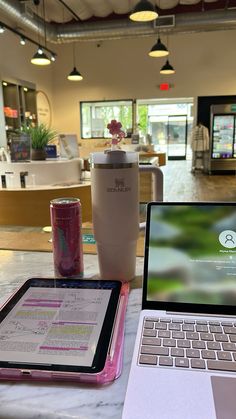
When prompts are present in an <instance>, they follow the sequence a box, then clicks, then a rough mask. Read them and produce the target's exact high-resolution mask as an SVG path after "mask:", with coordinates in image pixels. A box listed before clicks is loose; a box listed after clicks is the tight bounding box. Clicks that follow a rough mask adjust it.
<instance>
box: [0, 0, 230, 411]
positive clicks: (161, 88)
mask: <svg viewBox="0 0 236 419" xmlns="http://www.w3.org/2000/svg"><path fill="white" fill-rule="evenodd" d="M147 3H148V4H149V6H150V4H151V9H150V10H151V11H150V10H149V12H150V13H151V14H152V13H154V12H155V14H154V15H153V16H154V17H153V16H152V20H148V18H146V17H144V15H143V17H141V18H140V15H139V17H137V15H138V13H136V12H137V10H136V9H135V8H136V7H137V5H138V7H139V8H140V7H141V6H143V4H144V5H147ZM140 4H141V6H140ZM135 10H136V12H135V13H136V15H135V13H133V12H134V11H135ZM132 11H133V12H132ZM138 12H140V10H138ZM142 13H143V10H142ZM235 36H236V0H150V1H146V0H140V1H137V0H117V1H116V0H77V1H76V0H0V55H1V60H0V84H1V86H0V203H1V204H0V249H1V250H0V265H1V263H2V266H3V270H2V273H1V274H0V289H1V280H2V282H3V284H5V288H4V287H3V288H4V289H2V290H1V292H0V302H2V303H3V302H4V301H5V300H6V297H7V296H8V294H11V293H12V291H13V290H15V288H16V286H20V285H21V283H22V282H23V281H24V280H26V279H27V278H29V277H32V276H35V277H41V276H44V277H52V276H53V275H54V274H53V243H52V242H53V238H52V218H51V217H52V215H51V213H50V202H52V200H56V199H61V198H63V199H71V198H73V199H74V198H78V199H79V200H80V203H81V209H82V215H81V223H82V224H81V231H82V233H83V253H84V262H85V264H84V265H85V269H84V272H85V275H87V276H89V277H93V278H97V276H98V275H99V269H100V268H99V265H98V261H97V247H96V237H95V236H94V231H93V216H94V213H93V197H92V194H94V193H95V192H93V189H92V188H93V185H92V182H93V178H92V168H96V167H99V164H100V162H99V163H96V159H94V157H93V154H94V153H101V154H104V155H106V153H108V151H107V150H108V149H109V150H110V149H111V150H113V146H114V150H115V149H116V150H118V151H119V152H121V151H124V152H125V153H126V155H127V156H129V153H131V154H132V153H133V152H135V153H137V155H138V168H139V172H138V182H139V183H138V198H137V201H138V205H139V218H140V221H141V222H144V221H145V217H146V204H147V203H148V202H149V201H163V202H180V203H181V202H182V203H183V202H207V201H208V202H209V201H211V202H213V201H219V202H228V203H229V202H231V203H234V202H235V199H236V182H235V172H236V77H235V68H236V54H235ZM114 121H115V123H120V124H121V128H120V126H119V128H118V131H116V132H115V135H114V133H113V132H112V128H111V126H112V122H114ZM41 137H42V138H41ZM41 139H42V143H40V141H41ZM36 152H37V153H38V152H39V154H36ZM108 154H109V153H108ZM117 155H118V154H117ZM127 158H128V157H127ZM127 161H128V160H127ZM126 163H127V162H126ZM126 163H125V164H126ZM136 163H137V162H135V164H136ZM96 164H97V166H96ZM102 164H103V163H102ZM122 164H123V163H122ZM129 164H131V165H133V164H134V162H133V160H132V163H130V162H129ZM140 166H142V169H140ZM117 167H118V166H117ZM127 167H128V166H127ZM107 177H109V176H107ZM94 182H95V181H94ZM113 183H114V182H113ZM109 188H110V189H109V190H110V192H114V191H115V192H117V188H118V190H119V191H127V190H128V186H127V182H126V181H124V179H123V178H121V177H119V176H118V175H117V177H116V179H115V185H114V184H113V185H112V187H110V186H109ZM122 188H123V189H122ZM110 195H112V194H110ZM101 196H102V195H101ZM113 211H114V208H113V209H112V210H111V212H110V213H109V214H112V216H113V215H114V220H115V219H116V215H115V214H114V213H113ZM127 213H128V210H127ZM104 217H105V216H104ZM114 220H113V221H114ZM117 220H119V218H117ZM100 222H101V221H100ZM114 224H115V221H114ZM118 224H119V221H117V225H118ZM121 224H122V221H120V225H121ZM140 228H141V227H140ZM82 233H81V234H82ZM116 234H118V233H116ZM144 253H145V244H144V230H143V229H142V232H141V233H140V234H139V237H138V240H137V250H136V257H137V258H136V278H135V280H134V281H133V282H132V285H130V288H131V292H130V297H129V298H130V300H129V304H128V308H127V312H128V320H126V321H127V322H128V323H127V325H128V326H127V327H128V329H127V330H128V332H127V333H128V337H127V336H126V335H125V336H126V338H125V339H126V340H125V344H124V345H125V346H124V348H125V349H124V354H125V355H124V364H125V368H124V367H123V368H124V372H122V373H121V376H120V377H119V379H118V380H116V381H115V383H113V384H112V385H113V386H114V388H113V389H112V386H111V387H110V388H108V387H107V388H103V389H102V391H101V392H100V393H99V392H98V391H97V390H96V388H94V387H91V388H89V389H87V388H86V389H85V387H86V386H87V384H82V386H80V387H79V389H78V388H77V387H76V385H73V387H72V388H69V387H67V388H66V389H65V388H64V387H63V384H61V383H60V385H59V384H56V385H55V387H54V384H53V386H52V387H51V388H47V391H48V395H46V396H45V397H48V403H46V404H48V405H49V406H48V408H46V407H43V408H42V406H41V403H40V401H39V400H40V398H41V397H44V390H45V388H46V387H44V385H42V386H38V383H37V384H34V387H33V386H32V385H31V387H30V388H29V389H28V390H29V393H30V401H29V404H28V401H27V403H26V399H27V391H26V389H27V388H28V387H29V384H28V383H27V384H23V385H22V386H21V387H20V388H19V390H18V391H19V398H18V399H17V400H15V399H14V397H15V396H14V395H15V391H17V384H16V383H14V385H13V387H14V388H12V389H10V384H9V383H8V382H6V381H5V382H4V384H2V383H1V384H0V386H1V387H2V388H3V390H5V389H6V391H7V389H9V392H8V399H7V400H6V402H5V403H3V404H1V403H2V402H1V395H0V404H1V406H3V413H2V415H3V416H1V417H4V418H6V419H7V418H10V417H14V415H17V412H19V413H18V416H15V417H19V419H21V417H22V419H23V417H24V418H26V419H28V418H30V419H34V418H35V419H36V417H38V416H37V415H40V414H41V415H42V417H45V418H47V417H48V418H54V419H59V418H60V419H62V418H67V417H71V418H72V417H75V418H82V417H84V418H88V419H93V418H95V415H96V412H97V415H96V416H97V417H101V418H105V417H107V418H110V417H113V418H115V419H118V418H121V412H122V406H123V403H124V397H125V390H126V386H127V380H128V373H129V366H130V360H131V355H132V348H133V344H134V336H135V335H134V331H135V330H136V329H135V328H136V327H137V322H138V311H139V310H140V303H141V286H142V270H143V257H144ZM99 263H100V262H99ZM1 275H2V276H1ZM113 279H116V278H113ZM137 290H138V293H136V292H137ZM132 310H133V311H134V312H135V315H134V316H133V317H132V315H131V314H132ZM122 316H123V314H122ZM129 328H130V329H129ZM129 331H130V334H129ZM0 350H1V344H0ZM0 355H1V354H0ZM120 356H122V355H120ZM25 374H26V373H25ZM0 378H1V377H0ZM98 381H99V380H98ZM93 384H94V383H93ZM83 386H84V387H83ZM70 390H71V394H69V391H70ZM77 390H78V399H79V402H78V401H77V396H76V394H77V393H76V392H77ZM64 391H65V393H66V396H65V398H64V400H63V397H64V395H63V394H64ZM67 391H68V393H67ZM0 394H1V391H0ZM55 394H56V396H55ZM31 396H32V399H31ZM33 396H35V397H33ZM38 396H39V397H38ZM37 397H38V398H37ZM89 397H91V402H90V401H89ZM92 398H93V401H92ZM95 406H97V408H96V407H95ZM106 406H107V411H106V412H107V413H106V414H105V407H106ZM18 409H19V410H18ZM80 409H81V410H80ZM79 411H81V416H79V415H78V412H79ZM67 414H68V415H70V414H71V416H67ZM4 415H5V416H4ZM12 415H13V416H12ZM130 419H131V418H130ZM132 419H135V417H132Z"/></svg>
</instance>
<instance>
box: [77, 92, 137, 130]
mask: <svg viewBox="0 0 236 419" xmlns="http://www.w3.org/2000/svg"><path fill="white" fill-rule="evenodd" d="M80 112H81V138H109V137H110V134H109V131H108V129H107V124H108V123H109V122H110V121H111V120H112V119H116V120H117V121H120V122H121V124H122V128H123V130H124V131H125V132H126V134H127V133H129V132H132V131H133V101H132V100H115V101H102V102H81V103H80Z"/></svg>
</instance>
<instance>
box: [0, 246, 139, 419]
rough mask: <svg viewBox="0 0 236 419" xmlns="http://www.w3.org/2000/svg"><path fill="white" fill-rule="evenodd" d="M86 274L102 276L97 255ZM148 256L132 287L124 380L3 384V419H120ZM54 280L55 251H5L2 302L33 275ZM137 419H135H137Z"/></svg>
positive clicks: (0, 265)
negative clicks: (105, 382)
mask: <svg viewBox="0 0 236 419" xmlns="http://www.w3.org/2000/svg"><path fill="white" fill-rule="evenodd" d="M84 262H85V274H86V276H89V277H90V276H96V274H97V273H98V265H97V256H96V255H84ZM142 269H143V258H137V275H138V277H137V278H136V279H135V280H134V281H133V282H132V283H131V292H130V296H129V303H128V308H127V313H126V326H125V329H126V330H125V344H124V361H123V369H122V374H121V376H120V377H119V378H118V379H117V380H115V381H114V382H113V383H111V384H108V385H105V386H102V387H95V386H91V385H82V384H70V383H69V384H68V383H66V384H65V383H50V384H48V383H24V382H21V383H19V382H18V383H14V382H10V383H8V382H5V381H4V382H3V381H2V382H0V419H94V418H96V419H108V418H112V419H120V418H121V414H122V406H123V402H124V397H125V391H126V386H127V381H128V374H129V368H130V362H131V357H132V352H133V346H134V339H135V334H136V329H137V322H138V316H139V311H140V308H141V289H140V286H141V279H140V276H141V275H142ZM36 276H41V277H47V276H49V277H52V276H53V262H52V254H51V253H40V252H19V251H18V252H16V251H7V250H1V251H0V303H3V302H4V301H5V300H6V298H7V297H9V296H10V294H11V293H12V291H13V290H15V289H16V288H17V287H18V286H19V285H20V284H22V283H23V282H24V281H25V280H26V279H28V278H30V277H36ZM131 419H132V418H131Z"/></svg>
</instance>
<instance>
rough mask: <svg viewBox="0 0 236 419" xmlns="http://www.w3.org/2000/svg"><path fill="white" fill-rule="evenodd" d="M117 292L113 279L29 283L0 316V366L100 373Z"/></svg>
mask: <svg viewBox="0 0 236 419" xmlns="http://www.w3.org/2000/svg"><path fill="white" fill-rule="evenodd" d="M25 285H26V284H25ZM119 290H120V283H119V282H117V281H110V282H108V281H93V280H90V281H88V280H68V279H67V280H64V279H63V280H50V279H33V280H29V282H28V286H24V289H21V290H19V291H18V294H17V295H16V296H15V298H14V301H12V300H10V302H9V303H8V304H7V306H6V307H5V308H4V310H3V311H4V313H1V314H2V317H3V318H2V321H1V323H0V361H1V362H0V365H3V364H5V363H8V364H10V365H14V366H15V365H21V366H22V364H23V365H24V367H25V365H27V366H30V367H31V368H32V366H35V367H36V366H37V368H38V367H40V366H41V368H45V366H46V367H49V366H50V368H53V369H55V370H70V371H91V369H92V370H94V369H95V370H96V371H97V370H98V369H101V368H102V366H103V365H104V362H105V358H106V353H107V349H108V346H109V341H110V336H111V333H112V327H113V322H114V318H115V312H116V310H115V307H117V305H118V297H119ZM19 294H21V295H19ZM108 336H109V338H108ZM104 352H105V357H104ZM8 366H9V365H8Z"/></svg>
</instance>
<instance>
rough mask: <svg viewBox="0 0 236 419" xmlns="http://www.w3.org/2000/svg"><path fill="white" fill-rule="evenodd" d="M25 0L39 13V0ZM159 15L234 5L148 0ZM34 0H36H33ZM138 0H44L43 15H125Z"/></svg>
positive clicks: (60, 18)
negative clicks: (37, 3)
mask: <svg viewBox="0 0 236 419" xmlns="http://www.w3.org/2000/svg"><path fill="white" fill-rule="evenodd" d="M23 1H24V0H23ZM38 1H39V5H35V4H34V1H33V0H26V2H27V4H28V5H29V7H30V8H31V9H32V10H33V11H34V13H36V14H39V15H41V16H42V15H43V0H38ZM150 1H151V3H152V4H153V5H154V6H156V8H157V10H158V13H159V15H164V14H176V13H186V12H190V13H191V12H203V11H209V10H215V9H221V10H222V9H225V8H228V9H229V8H231V7H236V1H233V0H232V1H230V0H150ZM36 2H37V0H36ZM137 2H138V0H44V4H45V16H46V20H47V21H48V22H56V23H66V22H72V21H80V22H84V21H88V20H99V19H108V18H109V19H119V18H126V17H128V15H129V13H130V12H131V11H132V9H133V8H134V6H135V5H136V4H137Z"/></svg>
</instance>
